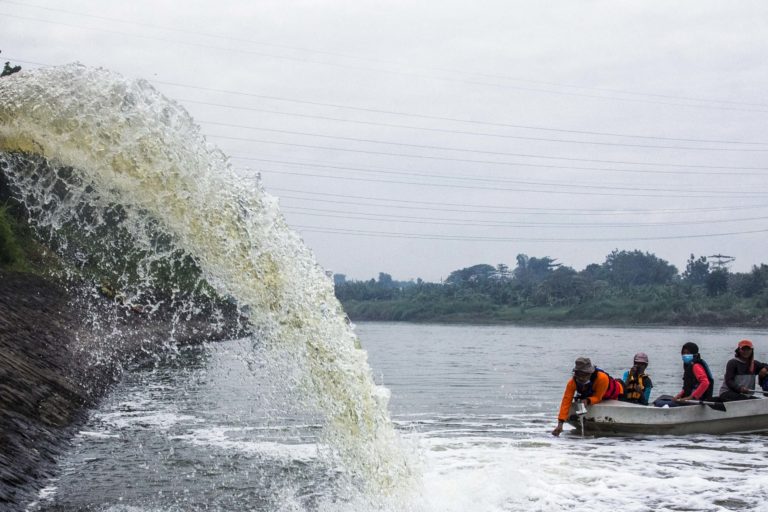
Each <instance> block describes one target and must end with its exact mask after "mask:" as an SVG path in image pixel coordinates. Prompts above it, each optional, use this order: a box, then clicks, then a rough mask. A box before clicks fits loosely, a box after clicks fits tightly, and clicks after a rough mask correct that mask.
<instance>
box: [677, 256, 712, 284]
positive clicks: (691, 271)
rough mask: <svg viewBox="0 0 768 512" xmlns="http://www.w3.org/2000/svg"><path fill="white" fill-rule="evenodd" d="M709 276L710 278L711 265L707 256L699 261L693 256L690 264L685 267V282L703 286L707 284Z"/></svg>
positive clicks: (689, 260) (689, 261) (689, 259)
mask: <svg viewBox="0 0 768 512" xmlns="http://www.w3.org/2000/svg"><path fill="white" fill-rule="evenodd" d="M707 276H709V263H708V262H707V257H706V256H701V257H699V258H698V259H696V257H695V256H694V255H693V254H691V257H690V258H688V263H687V264H686V265H685V272H683V281H685V282H686V283H688V284H693V285H703V284H706V282H707Z"/></svg>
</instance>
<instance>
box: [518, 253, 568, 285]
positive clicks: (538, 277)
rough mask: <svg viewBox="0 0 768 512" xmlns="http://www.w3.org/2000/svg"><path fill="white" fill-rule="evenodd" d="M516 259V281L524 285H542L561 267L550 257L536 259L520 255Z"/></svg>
mask: <svg viewBox="0 0 768 512" xmlns="http://www.w3.org/2000/svg"><path fill="white" fill-rule="evenodd" d="M516 259H517V267H516V268H515V279H517V280H518V281H520V283H522V284H533V283H540V282H541V281H543V280H544V279H545V278H546V277H547V276H548V275H549V274H551V273H552V271H554V270H555V269H556V268H557V267H559V266H560V265H561V264H560V263H556V261H557V260H556V259H553V258H550V257H549V256H544V257H543V258H536V257H528V255H527V254H518V255H517V258H516Z"/></svg>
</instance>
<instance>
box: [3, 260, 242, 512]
mask: <svg viewBox="0 0 768 512" xmlns="http://www.w3.org/2000/svg"><path fill="white" fill-rule="evenodd" d="M94 314H97V315H98V322H91V321H90V320H91V317H92V315H94ZM236 320H237V319H232V318H230V319H228V321H226V322H225V323H224V324H222V325H211V324H210V323H209V322H208V321H207V319H205V318H199V319H191V320H190V321H187V322H183V323H176V324H175V325H174V324H173V323H172V322H171V321H170V320H169V319H168V318H164V317H155V318H148V317H147V316H144V315H137V314H131V312H130V311H128V310H127V309H126V308H125V307H123V306H120V305H118V304H115V303H114V302H111V301H108V300H106V299H103V298H98V297H94V296H93V294H92V293H82V292H81V291H79V290H77V289H73V288H72V287H70V286H66V287H65V286H64V285H63V284H61V283H59V282H56V281H55V280H52V279H47V278H44V277H41V276H39V275H35V274H30V273H19V272H7V271H0V446H1V447H2V450H0V509H2V510H4V511H8V512H12V511H17V510H23V509H24V507H25V505H27V504H29V503H30V502H32V501H35V500H36V498H37V495H38V492H39V490H40V489H41V488H42V487H43V486H44V485H45V482H46V480H47V479H48V478H50V477H51V476H53V475H55V472H56V459H57V457H58V456H59V455H60V454H61V453H62V452H63V451H64V450H65V449H66V447H67V443H68V442H69V440H70V439H71V438H72V436H73V434H74V433H75V432H76V429H77V428H78V427H79V426H80V425H82V423H83V422H84V421H85V419H86V415H87V412H88V410H89V408H91V407H93V406H94V405H95V404H96V403H97V402H98V401H99V399H100V398H102V397H103V396H104V394H105V393H106V392H107V391H108V390H109V388H110V386H111V385H112V384H113V383H114V382H116V381H117V380H118V379H119V378H120V375H121V372H122V368H123V367H124V366H125V365H126V364H127V363H130V361H132V360H133V361H138V359H137V358H139V357H141V355H144V356H146V355H148V354H150V353H152V352H153V351H155V352H156V351H157V350H158V347H163V346H165V343H166V342H167V341H168V340H169V339H171V337H172V339H173V342H174V343H176V344H183V343H198V342H203V341H208V340H216V339H226V338H232V337H235V336H237V335H240V334H242V329H241V327H240V326H239V325H238V324H237V321H236ZM115 332H119V334H118V335H117V336H115V335H114V333H115Z"/></svg>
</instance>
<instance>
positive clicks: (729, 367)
mask: <svg viewBox="0 0 768 512" xmlns="http://www.w3.org/2000/svg"><path fill="white" fill-rule="evenodd" d="M754 351H755V347H754V346H753V345H752V342H751V341H749V340H741V341H740V342H739V344H738V346H737V347H736V353H735V354H734V357H733V359H731V360H730V361H728V364H726V366H725V377H724V378H723V385H722V386H721V387H720V400H722V401H723V402H728V401H731V400H744V399H748V398H755V397H754V396H753V394H754V392H755V375H758V376H760V378H761V379H765V376H766V375H768V364H765V363H761V362H760V361H756V360H755V353H754Z"/></svg>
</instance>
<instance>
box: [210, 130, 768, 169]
mask: <svg viewBox="0 0 768 512" xmlns="http://www.w3.org/2000/svg"><path fill="white" fill-rule="evenodd" d="M239 128H248V129H250V130H257V131H263V132H270V133H281V134H285V135H301V136H302V137H317V138H320V139H331V140H343V141H347V142H364V143H367V144H382V145H385V146H398V147H405V148H413V149H431V150H438V151H453V152H458V153H477V154H480V155H492V156H514V157H518V158H538V159H541V160H558V161H565V162H587V163H597V164H619V165H647V166H652V167H682V168H685V169H720V170H736V171H745V170H746V171H765V170H768V169H766V168H765V167H734V166H724V165H700V164H674V163H668V162H633V161H627V160H603V159H599V158H578V157H566V156H549V155H539V154H535V153H510V152H508V151H487V150H482V149H471V148H453V147H449V146H435V145H431V144H411V143H408V142H392V141H387V140H378V139H363V138H360V137H343V136H340V135H325V134H323V133H312V132H299V131H294V130H281V129H278V128H259V127H255V126H239ZM210 136H211V137H216V138H220V139H228V140H241V141H246V142H249V141H252V139H249V138H246V137H230V136H226V135H210ZM411 156H412V155H411Z"/></svg>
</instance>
